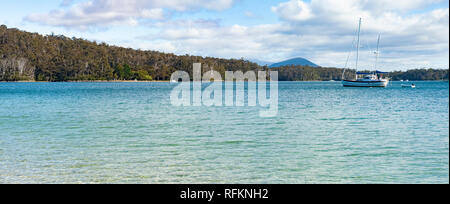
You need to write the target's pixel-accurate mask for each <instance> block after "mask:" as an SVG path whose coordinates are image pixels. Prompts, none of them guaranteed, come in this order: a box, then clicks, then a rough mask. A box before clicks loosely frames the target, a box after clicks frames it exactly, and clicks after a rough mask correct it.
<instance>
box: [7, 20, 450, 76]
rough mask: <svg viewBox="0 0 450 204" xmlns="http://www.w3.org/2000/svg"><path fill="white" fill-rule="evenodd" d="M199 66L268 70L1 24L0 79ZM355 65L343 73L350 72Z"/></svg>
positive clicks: (304, 72) (301, 69)
mask: <svg viewBox="0 0 450 204" xmlns="http://www.w3.org/2000/svg"><path fill="white" fill-rule="evenodd" d="M193 63H202V64H203V69H202V70H203V71H204V72H206V71H209V70H211V69H214V70H215V71H218V72H219V73H221V74H222V75H224V73H225V71H243V72H246V71H250V70H252V71H259V70H269V68H268V67H266V66H264V67H263V66H259V65H257V64H256V63H252V62H250V61H247V60H244V59H221V58H213V57H200V56H190V55H182V56H177V55H175V54H170V53H161V52H157V51H142V50H135V49H131V48H122V47H118V46H111V45H108V44H106V43H97V42H95V41H94V42H92V41H88V40H85V39H80V38H68V37H65V36H62V35H53V34H52V35H40V34H37V33H29V32H25V31H21V30H18V29H15V28H12V29H11V28H7V27H6V26H5V25H1V26H0V81H21V80H35V81H84V80H145V81H151V80H169V79H170V76H171V74H172V73H173V72H174V71H177V70H181V71H186V72H188V73H189V75H190V76H191V77H192V76H193V74H192V64H193ZM270 70H276V71H278V72H279V80H280V81H310V80H322V81H323V80H341V79H342V73H343V69H339V68H313V67H307V66H285V67H280V68H273V69H270ZM352 74H354V70H349V71H348V72H346V74H345V77H351V76H352ZM390 76H391V77H392V78H393V79H394V80H399V79H409V80H442V79H443V80H448V69H447V70H435V69H419V70H410V71H407V72H401V71H398V72H392V73H390Z"/></svg>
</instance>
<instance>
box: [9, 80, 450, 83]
mask: <svg viewBox="0 0 450 204" xmlns="http://www.w3.org/2000/svg"><path fill="white" fill-rule="evenodd" d="M427 81H431V82H439V81H442V82H449V81H448V80H411V81H391V82H427ZM221 82H225V81H221ZM278 82H340V80H338V81H317V80H315V81H278ZM0 83H170V81H135V80H111V81H108V80H81V81H34V80H30V81H0Z"/></svg>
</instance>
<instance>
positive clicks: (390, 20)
mask: <svg viewBox="0 0 450 204" xmlns="http://www.w3.org/2000/svg"><path fill="white" fill-rule="evenodd" d="M389 2H390V1H383V4H382V5H381V4H378V3H373V2H372V1H371V2H370V4H371V5H372V6H369V1H356V0H348V1H332V0H312V1H311V2H303V1H300V0H291V1H289V2H284V3H281V4H279V5H277V6H275V7H273V12H274V13H276V14H278V15H279V16H280V19H282V21H281V22H280V23H276V24H267V25H257V26H242V25H237V24H236V25H232V26H220V25H219V24H215V25H211V26H202V25H203V24H199V23H195V22H190V23H186V22H184V23H181V24H178V25H177V26H173V25H170V24H160V25H159V26H160V27H159V30H160V32H159V34H157V35H152V36H148V37H146V38H144V39H146V40H147V41H148V42H149V43H148V46H145V45H144V47H141V48H143V49H152V48H155V46H157V45H158V46H159V48H161V47H163V46H167V47H168V48H172V49H171V52H175V53H177V54H198V55H209V56H217V57H226V58H240V57H245V58H248V59H260V60H266V61H280V60H283V59H287V58H291V57H306V58H309V59H311V60H312V61H314V62H316V63H318V64H320V65H323V66H336V67H343V66H344V65H345V62H346V59H347V56H348V53H349V51H350V50H351V47H352V41H353V39H354V37H355V31H356V27H357V21H358V17H363V33H362V44H363V49H362V51H361V52H362V53H361V59H362V62H361V63H362V66H364V67H367V68H373V64H374V59H375V58H374V56H373V49H375V46H376V38H377V35H378V34H381V35H382V41H381V49H382V52H381V53H382V55H381V62H380V66H381V68H383V69H385V70H395V69H405V68H419V67H429V66H433V67H437V68H447V67H448V49H449V48H448V42H449V38H448V34H449V25H448V18H449V10H448V8H441V9H435V10H432V11H429V12H422V13H413V12H411V11H412V10H413V9H417V8H420V7H421V6H424V5H427V4H428V2H426V1H418V0H415V1H412V2H411V4H406V3H405V2H406V1H400V2H394V1H392V3H389ZM376 5H379V7H377V6H376ZM380 7H381V8H380ZM296 12H298V13H296ZM155 39H157V40H155ZM162 42H164V43H162ZM166 50H167V49H166ZM352 56H353V55H352ZM352 63H354V62H353V60H352V61H351V65H352Z"/></svg>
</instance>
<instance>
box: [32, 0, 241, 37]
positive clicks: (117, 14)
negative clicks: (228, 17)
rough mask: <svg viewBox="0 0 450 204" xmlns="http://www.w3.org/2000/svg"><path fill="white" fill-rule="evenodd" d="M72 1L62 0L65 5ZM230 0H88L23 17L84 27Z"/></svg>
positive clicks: (226, 4)
mask: <svg viewBox="0 0 450 204" xmlns="http://www.w3.org/2000/svg"><path fill="white" fill-rule="evenodd" d="M71 2H72V1H66V0H65V1H63V5H69V4H70V3H71ZM232 4H233V0H217V1H210V0H170V1H168V0H127V1H123V0H90V1H86V2H82V3H78V4H75V5H73V6H72V7H70V8H68V9H58V10H53V11H51V12H50V13H45V14H31V15H28V16H27V17H26V18H25V20H27V21H30V22H35V23H41V24H45V25H51V26H63V27H67V28H77V29H82V30H84V29H88V28H91V27H95V26H106V25H111V24H128V25H135V24H137V22H138V21H139V20H142V19H150V20H162V19H164V18H165V17H166V15H165V10H173V11H177V12H182V11H191V10H200V9H208V10H223V9H227V8H229V7H231V6H232Z"/></svg>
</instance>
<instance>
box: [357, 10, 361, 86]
mask: <svg viewBox="0 0 450 204" xmlns="http://www.w3.org/2000/svg"><path fill="white" fill-rule="evenodd" d="M361 21H362V18H359V25H358V42H357V43H356V72H358V62H359V46H360V35H361ZM356 79H358V74H356Z"/></svg>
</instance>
